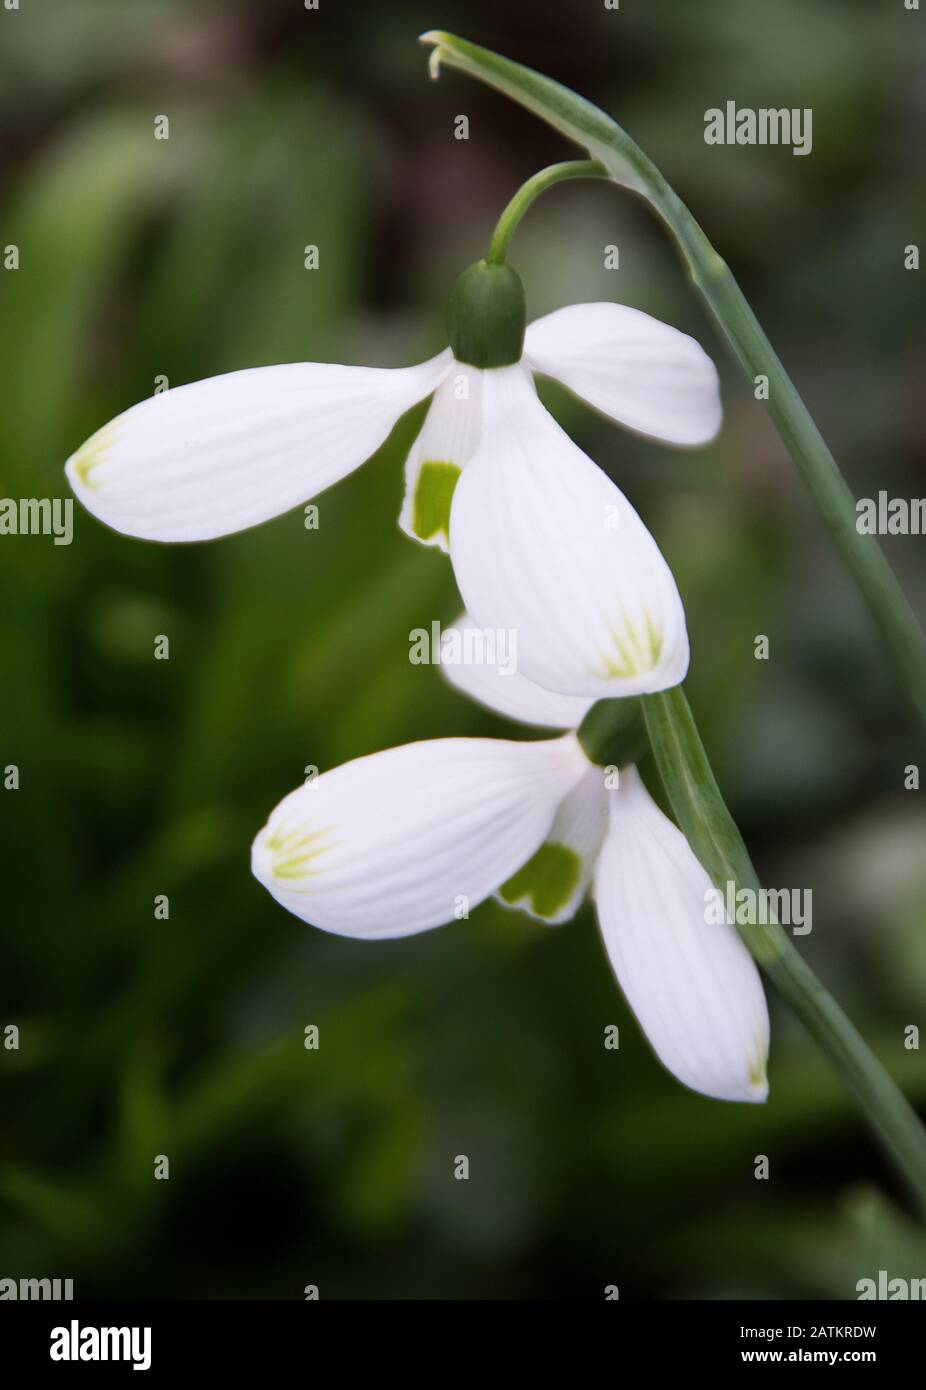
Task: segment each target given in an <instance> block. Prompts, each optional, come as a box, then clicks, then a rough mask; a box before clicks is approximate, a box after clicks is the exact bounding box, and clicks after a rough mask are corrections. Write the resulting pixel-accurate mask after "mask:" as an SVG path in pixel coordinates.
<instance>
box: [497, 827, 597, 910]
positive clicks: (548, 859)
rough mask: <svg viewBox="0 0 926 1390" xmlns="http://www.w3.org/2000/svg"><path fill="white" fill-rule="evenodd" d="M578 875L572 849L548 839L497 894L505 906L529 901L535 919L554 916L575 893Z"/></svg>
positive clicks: (578, 862)
mask: <svg viewBox="0 0 926 1390" xmlns="http://www.w3.org/2000/svg"><path fill="white" fill-rule="evenodd" d="M581 872H582V860H581V859H580V858H579V856H578V855H577V854H576V852H575V850H574V849H570V848H569V847H568V845H557V844H553V843H551V842H550V841H549V840H548V841H547V843H546V844H543V845H541V846H540V848H539V849H538V851H537V853H536V854H535V855H534V856H533V858H531V859H529V860H528V861H527V863H526V864H525V865H524V867H523V869H519V870H518V872H517V873H516V874H513V875H512V876H511V878H509V880H508V882H507V883H503V884H502V886H501V888H500V889H499V890H498V891H499V893H500V894H501V896H502V897H503V898H504V900H505V902H506V903H511V904H512V905H515V904H516V903H519V902H522V901H523V900H524V899H525V898H529V899H530V900H531V903H532V910H533V911H534V912H536V914H537V916H538V917H555V916H556V914H557V913H558V912H561V911H562V909H563V908H564V907H565V906H566V904H567V903H568V901H569V899H570V898H571V897H572V894H573V893H574V892H575V889H576V884H577V883H578V882H579V875H580V873H581Z"/></svg>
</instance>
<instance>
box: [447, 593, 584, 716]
mask: <svg viewBox="0 0 926 1390" xmlns="http://www.w3.org/2000/svg"><path fill="white" fill-rule="evenodd" d="M455 634H456V635H458V641H455V640H454V637H455ZM467 634H468V635H467ZM443 637H444V639H446V643H445V645H444V646H442V651H441V671H442V672H443V674H444V676H446V678H447V680H448V681H449V682H450V684H451V685H453V686H455V687H456V689H457V690H459V691H460V693H461V694H462V695H467V696H468V697H469V698H470V699H471V700H475V701H476V703H477V704H480V705H485V706H486V707H487V708H488V709H490V710H493V711H494V712H495V713H496V714H501V715H504V717H505V718H506V719H514V720H516V721H517V722H518V723H520V724H534V725H538V726H540V727H541V728H545V729H577V728H578V727H579V725H580V724H581V723H582V720H583V719H584V718H585V716H586V715H587V714H588V712H589V710H590V709H591V707H592V705H593V704H594V703H595V702H594V700H593V699H588V698H587V697H584V696H581V695H558V694H556V693H555V691H552V690H545V689H544V688H543V686H541V685H537V684H535V682H534V681H531V680H528V678H527V676H522V675H521V673H520V671H519V670H518V669H517V647H518V643H517V637H518V634H517V629H515V628H510V629H503V630H502V631H501V632H500V633H497V632H495V630H494V629H489V630H486V629H483V628H480V627H477V626H476V624H475V623H474V622H473V620H472V618H471V617H470V616H469V614H468V613H463V614H462V615H461V616H460V617H459V618H458V619H457V621H456V622H455V623H453V624H451V626H450V627H445V628H444V630H443ZM457 654H459V657H460V659H459V660H451V659H450V658H451V657H454V656H456V655H457ZM480 654H484V655H485V656H489V655H494V656H495V657H496V658H497V657H498V656H499V655H502V656H503V657H504V660H503V661H502V663H501V664H499V662H498V660H495V661H491V662H490V661H488V660H476V659H471V658H474V657H479V656H480Z"/></svg>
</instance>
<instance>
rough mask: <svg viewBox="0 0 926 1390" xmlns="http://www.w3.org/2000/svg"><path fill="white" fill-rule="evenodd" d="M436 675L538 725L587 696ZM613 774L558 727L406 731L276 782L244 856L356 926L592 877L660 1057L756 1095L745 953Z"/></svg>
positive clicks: (262, 872)
mask: <svg viewBox="0 0 926 1390" xmlns="http://www.w3.org/2000/svg"><path fill="white" fill-rule="evenodd" d="M461 621H462V622H463V623H466V622H469V621H470V620H469V619H466V618H464V619H463V620H461ZM445 674H446V675H447V676H448V678H449V679H450V680H451V681H452V683H453V684H454V685H456V686H458V687H459V688H460V689H462V690H463V691H464V692H465V693H466V694H468V695H470V696H472V697H474V698H476V699H478V700H480V701H481V702H482V703H485V704H488V705H489V706H490V707H492V708H494V709H496V710H499V711H500V712H502V713H504V714H506V715H507V716H509V717H513V718H517V719H520V720H521V721H523V722H525V723H528V724H533V725H540V726H545V727H547V728H568V729H570V730H571V729H574V728H575V726H576V725H577V724H578V723H579V721H580V720H581V719H582V718H583V716H584V715H585V714H586V713H587V711H588V709H589V708H590V706H591V703H592V702H591V701H589V700H581V699H577V698H575V697H569V696H563V695H560V694H556V693H554V692H551V691H547V690H544V689H542V688H541V687H539V686H537V685H536V684H534V683H533V682H531V681H529V680H528V679H527V678H526V677H524V676H523V675H521V674H515V675H508V676H501V675H499V674H498V672H497V670H494V669H492V668H490V667H484V666H483V667H477V666H453V667H447V668H445ZM613 782H614V778H613V773H612V774H611V775H610V776H608V775H606V773H605V770H604V769H603V768H601V767H599V766H596V765H595V764H594V763H593V762H592V761H591V760H590V759H589V757H588V756H587V755H586V753H585V752H584V751H583V748H582V746H581V744H580V742H579V739H578V738H577V736H576V734H575V733H574V732H569V733H566V734H565V735H561V736H560V737H556V738H545V739H541V740H539V741H537V742H523V743H520V742H512V741H509V740H506V739H486V738H448V739H435V740H432V741H429V742H423V743H413V744H408V745H406V746H404V747H401V748H392V749H389V750H388V751H387V752H384V753H374V754H372V755H371V756H369V757H364V758H358V759H356V760H355V761H354V762H350V763H347V764H345V765H344V766H342V767H339V768H335V769H334V770H333V771H331V772H325V773H323V774H322V775H321V777H319V778H318V779H317V781H316V782H315V783H314V784H310V785H307V786H304V787H300V788H299V789H298V790H296V791H294V792H292V793H291V795H289V796H287V797H286V798H285V799H284V800H283V801H282V802H281V803H280V804H279V806H277V808H276V809H275V810H274V811H273V813H272V814H271V816H270V819H269V821H268V822H267V824H266V826H265V827H264V828H263V830H261V832H260V834H259V835H258V836H257V838H256V840H255V841H254V846H253V851H252V868H253V872H254V874H255V875H256V877H257V878H258V879H259V880H260V882H261V883H263V885H264V886H265V887H266V888H267V889H268V890H269V891H270V892H271V893H272V894H273V896H274V897H275V898H276V899H277V900H278V901H279V902H280V903H282V904H283V906H284V907H286V908H288V909H289V911H290V912H293V913H295V914H296V916H298V917H301V918H302V919H303V921H306V922H309V923H311V924H312V925H313V926H316V927H321V928H322V929H323V930H325V931H329V932H335V933H338V934H339V935H342V936H352V937H358V938H361V939H363V940H381V939H383V938H387V937H399V936H407V935H409V934H411V933H413V932H419V931H424V930H427V929H428V928H429V927H436V926H440V925H442V924H443V923H446V922H450V921H453V920H454V919H455V918H459V917H461V916H463V915H466V914H468V913H469V911H470V909H472V908H474V907H475V906H476V905H477V904H478V903H480V902H482V901H483V900H484V899H486V898H488V897H490V896H491V895H492V894H494V895H495V896H496V897H497V898H499V899H500V900H501V901H502V902H503V903H505V904H507V905H508V906H510V907H516V908H520V909H523V910H524V911H526V912H528V913H530V914H531V915H532V916H534V917H536V918H539V919H540V920H541V921H544V922H548V923H559V922H564V921H566V920H567V919H568V918H570V917H572V916H573V915H574V913H575V912H576V911H577V910H578V908H579V907H580V905H581V903H582V900H583V898H584V897H585V894H586V890H587V889H588V888H589V887H590V886H591V888H592V891H593V893H594V898H595V903H596V906H597V912H598V921H599V925H600V928H601V934H602V938H603V941H604V946H605V950H606V952H607V955H608V958H609V960H610V963H611V966H612V969H613V971H614V974H615V975H616V977H617V980H618V983H619V984H620V986H621V988H622V989H623V991H624V994H625V996H626V998H627V1001H628V1003H629V1004H630V1007H631V1009H632V1010H633V1012H634V1014H635V1015H636V1017H637V1020H638V1021H639V1023H640V1026H641V1028H642V1029H643V1031H644V1033H645V1035H646V1037H647V1038H648V1039H649V1042H650V1044H651V1045H652V1047H653V1050H654V1051H655V1053H656V1055H657V1057H658V1058H659V1059H660V1061H661V1062H662V1063H663V1065H664V1066H665V1067H667V1068H668V1070H669V1071H671V1072H672V1073H673V1074H674V1075H675V1076H676V1077H678V1079H679V1080H680V1081H682V1082H684V1083H685V1085H687V1086H690V1087H691V1088H692V1089H693V1090H695V1091H701V1092H703V1093H704V1094H705V1095H709V1096H715V1097H717V1098H718V1099H722V1100H740V1101H762V1100H764V1099H765V1097H766V1095H767V1093H768V1086H767V1082H766V1077H765V1061H766V1056H767V1053H768V1035H769V1029H768V1014H767V1011H766V1006H765V997H764V994H763V991H762V985H761V983H760V981H759V975H758V971H757V970H756V967H755V965H754V963H753V961H752V958H751V956H750V955H749V953H748V951H747V950H746V947H745V946H744V945H743V943H742V942H741V941H740V939H739V937H738V936H737V934H736V932H735V930H734V928H733V927H732V926H731V925H728V924H726V923H724V924H722V925H719V926H718V925H716V924H709V923H708V922H707V921H706V919H705V911H706V905H707V902H708V901H709V898H708V897H706V896H705V895H710V893H711V889H712V885H711V882H710V879H709V878H708V875H707V874H706V873H705V871H704V869H703V868H702V867H701V865H700V863H699V862H698V860H697V859H696V857H695V856H694V854H693V853H692V851H691V849H690V848H689V846H688V843H687V841H686V839H685V837H684V836H683V835H682V833H681V831H679V830H678V829H677V828H676V827H675V826H674V825H673V824H672V822H671V821H669V820H668V819H667V818H666V816H664V815H663V813H662V811H660V810H659V808H658V807H657V805H656V803H655V802H654V801H653V800H652V798H651V797H650V795H649V793H648V792H647V790H646V788H645V786H644V785H643V782H642V780H641V778H640V776H639V774H638V773H637V771H636V769H635V768H633V767H632V766H631V767H625V768H624V769H623V770H622V771H621V772H620V775H619V779H618V781H617V785H616V786H614V785H613Z"/></svg>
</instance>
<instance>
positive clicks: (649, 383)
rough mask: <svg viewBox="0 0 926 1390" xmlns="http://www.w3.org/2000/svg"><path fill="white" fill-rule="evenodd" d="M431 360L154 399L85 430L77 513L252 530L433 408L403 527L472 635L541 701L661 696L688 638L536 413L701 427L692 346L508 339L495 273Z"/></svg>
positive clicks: (411, 461) (640, 542) (650, 552)
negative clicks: (495, 644) (513, 634)
mask: <svg viewBox="0 0 926 1390" xmlns="http://www.w3.org/2000/svg"><path fill="white" fill-rule="evenodd" d="M449 327H450V344H451V346H450V348H449V349H448V350H445V351H444V352H442V353H440V354H439V355H438V356H437V357H434V358H431V359H430V360H429V361H427V362H423V363H421V364H420V365H419V366H416V367H403V368H399V369H396V370H386V369H382V368H372V367H344V366H335V365H332V364H329V363H296V364H290V365H287V366H278V367H257V368H252V369H249V370H244V371H238V372H230V373H228V374H227V375H224V376H217V377H211V378H209V379H208V380H205V381H200V382H195V383H193V384H191V385H187V386H179V387H174V388H172V389H171V390H169V391H165V392H162V393H161V394H159V395H156V396H153V397H151V398H150V399H148V400H145V401H142V402H141V403H140V404H138V405H135V406H133V407H132V408H131V409H129V410H127V411H125V412H124V414H122V415H119V416H117V417H116V419H114V420H112V421H110V423H109V424H107V425H104V426H103V428H102V429H101V430H99V431H98V432H97V433H96V434H94V435H93V436H92V437H91V438H90V439H89V440H87V442H86V443H85V444H84V445H83V446H82V447H81V448H80V449H78V450H77V452H76V453H75V454H74V455H73V456H72V457H71V458H70V459H69V460H68V462H67V465H66V470H67V476H68V479H69V481H70V484H71V487H72V488H73V490H74V492H75V493H76V495H77V497H78V498H79V499H80V501H81V502H82V503H83V504H84V506H85V507H86V508H87V509H88V511H90V512H92V513H93V514H94V516H96V517H98V518H99V519H100V520H101V521H104V522H105V523H106V524H107V525H109V526H112V527H114V528H115V529H116V530H117V531H121V532H123V533H125V534H126V535H130V536H137V537H140V538H142V539H147V540H155V541H200V540H208V539H211V538H213V537H215V536H221V535H227V534H229V533H231V532H234V531H240V530H242V529H243V528H245V527H248V526H253V525H256V524H257V523H258V522H263V521H267V520H268V519H269V518H271V517H275V516H278V515H280V514H281V513H283V512H286V511H288V510H289V509H290V508H292V507H295V506H297V505H299V504H300V503H304V502H307V501H308V500H309V499H310V498H312V497H314V496H316V495H317V494H318V493H319V492H321V491H322V490H323V489H324V488H327V487H330V486H331V484H332V483H335V482H337V481H338V480H339V479H340V478H344V477H346V476H347V475H348V474H349V473H351V472H353V470H354V469H355V468H357V467H358V466H359V465H360V464H361V463H363V462H364V460H365V459H367V458H368V457H369V456H370V455H371V454H372V453H374V452H375V451H376V449H377V448H378V447H379V446H380V445H381V444H382V442H383V441H384V440H385V439H386V437H387V435H388V434H389V432H390V430H391V429H392V427H393V425H394V424H395V423H396V421H397V420H398V419H399V417H400V416H401V415H403V414H404V413H405V411H407V410H408V409H409V408H410V407H411V406H413V405H414V404H416V403H417V402H419V401H421V400H424V399H425V398H426V397H428V396H432V395H433V400H432V401H431V405H430V409H429V410H428V413H427V417H426V419H425V422H424V425H423V427H422V430H421V432H420V434H419V436H418V438H417V440H416V441H415V443H414V445H413V446H412V449H411V451H410V454H409V457H408V461H407V465H406V492H405V501H404V505H403V507H402V512H401V518H400V524H401V526H402V527H403V529H404V530H405V531H406V532H407V533H408V534H409V535H410V536H412V537H413V538H414V539H416V540H418V541H421V542H423V543H424V544H426V545H436V546H440V547H442V548H443V549H445V550H446V549H448V548H449V551H450V554H451V559H452V561H453V565H454V569H455V572H456V577H457V581H458V584H459V587H460V590H461V592H462V594H463V598H464V601H465V603H466V605H467V607H468V608H469V609H470V611H471V612H472V613H473V614H474V616H475V617H476V619H477V620H478V621H479V623H480V624H481V625H482V626H483V627H507V628H513V629H517V631H518V634H519V647H520V653H521V662H522V668H523V670H524V671H525V674H527V675H528V676H530V677H531V678H532V679H534V680H535V681H537V682H539V683H540V684H542V685H545V686H547V687H548V688H549V689H551V690H558V691H562V692H566V693H574V694H583V695H597V696H605V695H630V694H636V693H640V692H644V691H654V690H662V689H665V688H667V687H668V686H671V685H675V684H677V683H678V682H679V681H680V680H682V678H683V677H684V675H685V672H686V670H687V666H688V638H687V632H686V627H685V616H684V611H683V609H682V603H681V599H680V597H679V594H678V590H677V588H676V585H675V581H674V579H673V577H672V574H671V572H670V570H669V568H668V566H667V564H666V562H665V560H664V559H663V557H662V555H661V554H660V552H659V549H658V548H657V546H656V543H655V541H654V540H653V538H652V536H651V535H650V533H649V532H648V531H647V529H646V527H645V526H644V524H643V522H642V521H641V520H640V518H639V516H638V515H637V513H636V512H635V511H634V509H633V507H632V506H631V505H630V503H629V502H628V501H627V499H626V498H625V497H624V496H623V494H622V493H621V492H620V490H619V489H618V488H617V487H616V486H615V484H614V483H613V482H611V480H610V479H609V478H608V477H607V475H606V474H605V473H603V472H602V471H601V470H600V469H599V468H598V467H596V465H595V464H594V463H592V461H591V460H590V459H589V458H588V457H587V455H585V454H584V453H583V452H582V450H581V449H579V448H578V447H577V446H576V445H575V444H574V443H573V442H572V440H571V439H570V438H569V436H568V435H567V434H565V433H564V431H563V430H562V429H561V428H560V427H559V425H558V424H557V423H556V422H555V420H554V419H553V418H552V416H551V415H549V414H548V412H547V411H546V410H545V409H544V408H543V406H542V405H541V404H540V402H539V400H538V398H537V394H536V390H535V387H534V375H535V374H541V375H547V376H552V377H556V378H557V379H558V380H559V381H560V382H562V383H563V384H564V385H565V386H567V387H568V388H569V389H570V390H571V391H573V392H574V393H575V394H576V395H578V396H580V397H582V398H583V399H584V400H585V401H587V402H588V403H589V404H590V405H591V406H593V407H594V408H595V409H596V410H598V411H600V412H602V413H603V414H604V415H607V416H609V417H610V418H611V419H613V420H615V421H617V422H618V423H620V424H623V425H625V426H627V427H628V428H629V429H631V430H635V431H637V432H639V433H641V434H645V435H649V436H651V437H652V438H654V439H659V440H662V441H664V442H666V443H669V444H677V445H697V444H703V443H705V442H706V441H708V440H709V439H711V438H712V437H713V435H714V434H715V433H716V432H717V429H718V428H719V424H720V413H721V412H720V400H719V393H718V386H717V374H716V371H715V369H714V366H713V364H712V363H711V361H710V359H709V358H708V357H707V356H706V355H705V353H704V352H703V351H702V349H701V348H700V347H699V346H698V344H697V343H696V342H695V341H694V340H693V339H692V338H690V337H688V336H687V335H686V334H684V333H680V332H678V331H677V330H676V329H674V328H670V327H669V326H668V325H666V324H664V323H660V322H658V321H657V320H656V319H653V318H650V317H649V316H648V315H647V314H644V313H641V312H640V311H638V310H636V309H632V308H628V307H627V306H625V305H619V304H609V303H601V304H577V305H573V306H571V307H569V308H564V309H559V310H557V311H556V312H554V313H552V314H548V315H547V316H546V317H545V318H541V319H538V320H537V321H536V322H535V323H532V324H531V325H530V326H529V327H527V329H526V331H525V309H524V291H523V287H522V285H521V281H520V280H519V279H518V277H517V275H516V274H515V272H514V271H513V270H512V269H511V268H510V267H509V266H508V265H505V264H488V263H486V262H485V261H480V262H477V263H476V264H475V265H473V266H470V268H469V269H468V270H466V271H464V272H463V274H462V275H461V276H460V277H459V279H458V280H457V283H456V285H455V287H454V290H453V293H452V295H451V301H450V315H449Z"/></svg>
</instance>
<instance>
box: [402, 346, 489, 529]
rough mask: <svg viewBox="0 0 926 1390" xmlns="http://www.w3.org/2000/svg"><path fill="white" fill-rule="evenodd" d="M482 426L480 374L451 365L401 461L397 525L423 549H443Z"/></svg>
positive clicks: (472, 368)
mask: <svg viewBox="0 0 926 1390" xmlns="http://www.w3.org/2000/svg"><path fill="white" fill-rule="evenodd" d="M481 428H482V372H481V371H479V369H478V368H476V367H468V366H466V365H465V364H464V363H462V362H454V363H453V365H452V366H451V368H450V370H449V372H448V374H447V376H446V377H445V379H444V380H443V381H442V382H441V384H440V386H439V387H438V388H437V390H436V391H435V393H434V399H433V401H432V402H431V405H430V407H429V409H428V413H427V415H426V416H425V420H424V424H423V425H422V427H421V432H420V433H419V435H418V438H417V439H416V440H415V442H414V444H413V445H412V447H411V449H410V450H409V453H408V458H407V459H406V461H405V500H404V501H403V503H402V512H401V514H400V516H399V525H400V526H401V528H402V530H403V531H404V532H405V533H406V535H408V536H411V538H412V540H414V541H421V542H422V544H424V545H436V546H439V547H440V549H441V550H444V551H446V550H447V548H448V545H447V532H448V528H449V519H450V503H451V499H452V497H453V490H454V487H455V486H456V480H457V478H458V477H459V475H460V470H461V469H462V468H463V466H464V464H465V463H466V461H467V460H468V459H469V458H470V457H471V456H472V454H473V453H474V451H475V449H476V447H477V445H478V443H479V437H480V434H481Z"/></svg>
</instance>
